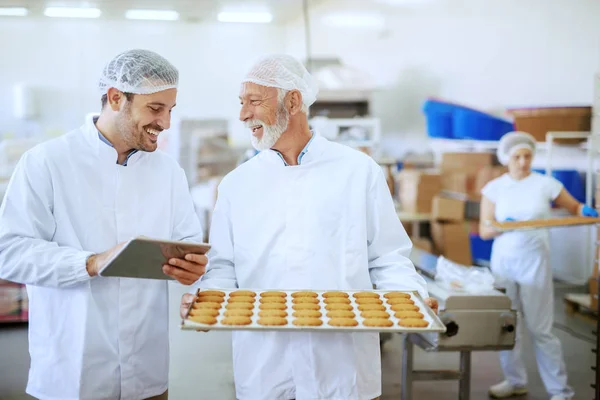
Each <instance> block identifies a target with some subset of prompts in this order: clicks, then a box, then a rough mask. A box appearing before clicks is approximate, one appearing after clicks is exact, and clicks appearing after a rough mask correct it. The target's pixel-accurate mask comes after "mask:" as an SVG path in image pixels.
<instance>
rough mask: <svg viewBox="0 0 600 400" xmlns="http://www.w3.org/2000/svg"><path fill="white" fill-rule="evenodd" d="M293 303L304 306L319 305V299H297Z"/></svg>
mask: <svg viewBox="0 0 600 400" xmlns="http://www.w3.org/2000/svg"><path fill="white" fill-rule="evenodd" d="M292 303H294V304H303V303H310V304H319V299H316V298H314V297H296V298H295V299H294V300H292Z"/></svg>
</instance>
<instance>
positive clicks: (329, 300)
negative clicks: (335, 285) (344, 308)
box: [325, 297, 350, 304]
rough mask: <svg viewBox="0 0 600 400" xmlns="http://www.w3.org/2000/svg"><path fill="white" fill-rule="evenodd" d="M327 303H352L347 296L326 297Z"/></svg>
mask: <svg viewBox="0 0 600 400" xmlns="http://www.w3.org/2000/svg"><path fill="white" fill-rule="evenodd" d="M325 304H350V299H347V298H345V297H328V298H326V299H325Z"/></svg>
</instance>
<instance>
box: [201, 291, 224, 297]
mask: <svg viewBox="0 0 600 400" xmlns="http://www.w3.org/2000/svg"><path fill="white" fill-rule="evenodd" d="M206 296H219V297H225V292H221V291H220V290H204V291H201V292H200V293H198V297H206Z"/></svg>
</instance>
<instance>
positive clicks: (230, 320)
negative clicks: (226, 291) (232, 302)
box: [221, 303, 252, 325]
mask: <svg viewBox="0 0 600 400" xmlns="http://www.w3.org/2000/svg"><path fill="white" fill-rule="evenodd" d="M238 304H243V303H238ZM251 323H252V320H251V319H250V317H227V318H224V319H223V320H222V321H221V324H222V325H250V324H251Z"/></svg>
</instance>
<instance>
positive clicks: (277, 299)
mask: <svg viewBox="0 0 600 400" xmlns="http://www.w3.org/2000/svg"><path fill="white" fill-rule="evenodd" d="M266 303H285V297H261V298H260V304H266Z"/></svg>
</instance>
